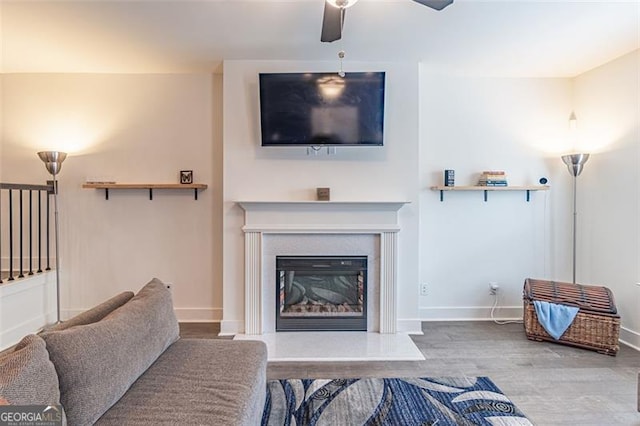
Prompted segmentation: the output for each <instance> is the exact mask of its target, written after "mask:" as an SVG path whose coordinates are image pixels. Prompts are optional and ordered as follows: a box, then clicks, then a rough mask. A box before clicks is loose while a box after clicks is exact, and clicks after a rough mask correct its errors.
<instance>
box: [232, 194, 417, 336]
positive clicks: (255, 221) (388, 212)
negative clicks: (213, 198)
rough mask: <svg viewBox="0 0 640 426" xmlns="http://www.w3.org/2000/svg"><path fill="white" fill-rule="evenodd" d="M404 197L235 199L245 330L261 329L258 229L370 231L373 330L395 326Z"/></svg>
mask: <svg viewBox="0 0 640 426" xmlns="http://www.w3.org/2000/svg"><path fill="white" fill-rule="evenodd" d="M407 203H408V202H407V201H237V204H238V205H239V206H240V207H242V209H244V211H245V224H244V226H243V228H242V230H243V231H244V233H245V333H246V334H250V335H251V334H253V335H255V334H262V333H263V332H264V328H263V323H262V322H263V315H262V307H263V300H262V297H263V291H262V287H263V286H262V276H263V275H262V259H263V238H262V237H263V235H264V234H309V235H313V234H375V235H379V236H380V238H379V240H380V277H379V278H380V279H379V282H380V306H379V310H378V312H379V315H380V317H379V331H380V333H384V334H393V333H396V331H397V314H396V281H397V246H398V243H397V233H398V232H399V231H400V225H399V222H398V210H400V208H402V206H403V205H405V204H407Z"/></svg>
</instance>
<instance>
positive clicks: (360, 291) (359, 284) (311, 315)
mask: <svg viewBox="0 0 640 426" xmlns="http://www.w3.org/2000/svg"><path fill="white" fill-rule="evenodd" d="M275 296H276V297H275V299H276V303H275V307H276V331H304V330H316V331H320V330H321V331H338V330H339V331H345V330H348V331H366V330H367V256H276V295H275Z"/></svg>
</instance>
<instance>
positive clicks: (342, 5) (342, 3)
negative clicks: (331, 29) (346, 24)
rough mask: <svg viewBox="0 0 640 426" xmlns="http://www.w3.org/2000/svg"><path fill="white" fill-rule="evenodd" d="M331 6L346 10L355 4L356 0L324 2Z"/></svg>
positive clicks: (330, 0)
mask: <svg viewBox="0 0 640 426" xmlns="http://www.w3.org/2000/svg"><path fill="white" fill-rule="evenodd" d="M326 1H327V3H329V4H330V5H331V6H333V7H336V8H338V9H346V8H348V7H351V6H353V5H354V4H356V2H357V1H358V0H326Z"/></svg>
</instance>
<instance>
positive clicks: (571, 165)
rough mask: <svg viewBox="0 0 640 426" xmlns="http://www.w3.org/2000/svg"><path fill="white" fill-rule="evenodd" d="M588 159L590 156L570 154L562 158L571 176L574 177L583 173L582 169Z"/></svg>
mask: <svg viewBox="0 0 640 426" xmlns="http://www.w3.org/2000/svg"><path fill="white" fill-rule="evenodd" d="M588 159H589V154H570V155H563V156H562V161H564V164H566V165H567V168H568V169H569V173H571V176H574V177H576V176H580V173H582V169H583V168H584V163H586V162H587V160H588Z"/></svg>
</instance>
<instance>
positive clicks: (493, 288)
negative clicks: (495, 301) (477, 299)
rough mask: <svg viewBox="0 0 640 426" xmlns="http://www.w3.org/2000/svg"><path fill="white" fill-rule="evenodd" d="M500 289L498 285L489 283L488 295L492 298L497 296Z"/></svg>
mask: <svg viewBox="0 0 640 426" xmlns="http://www.w3.org/2000/svg"><path fill="white" fill-rule="evenodd" d="M499 289H500V286H499V285H498V283H494V282H490V283H489V294H490V295H492V296H495V295H496V294H498V290H499Z"/></svg>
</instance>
